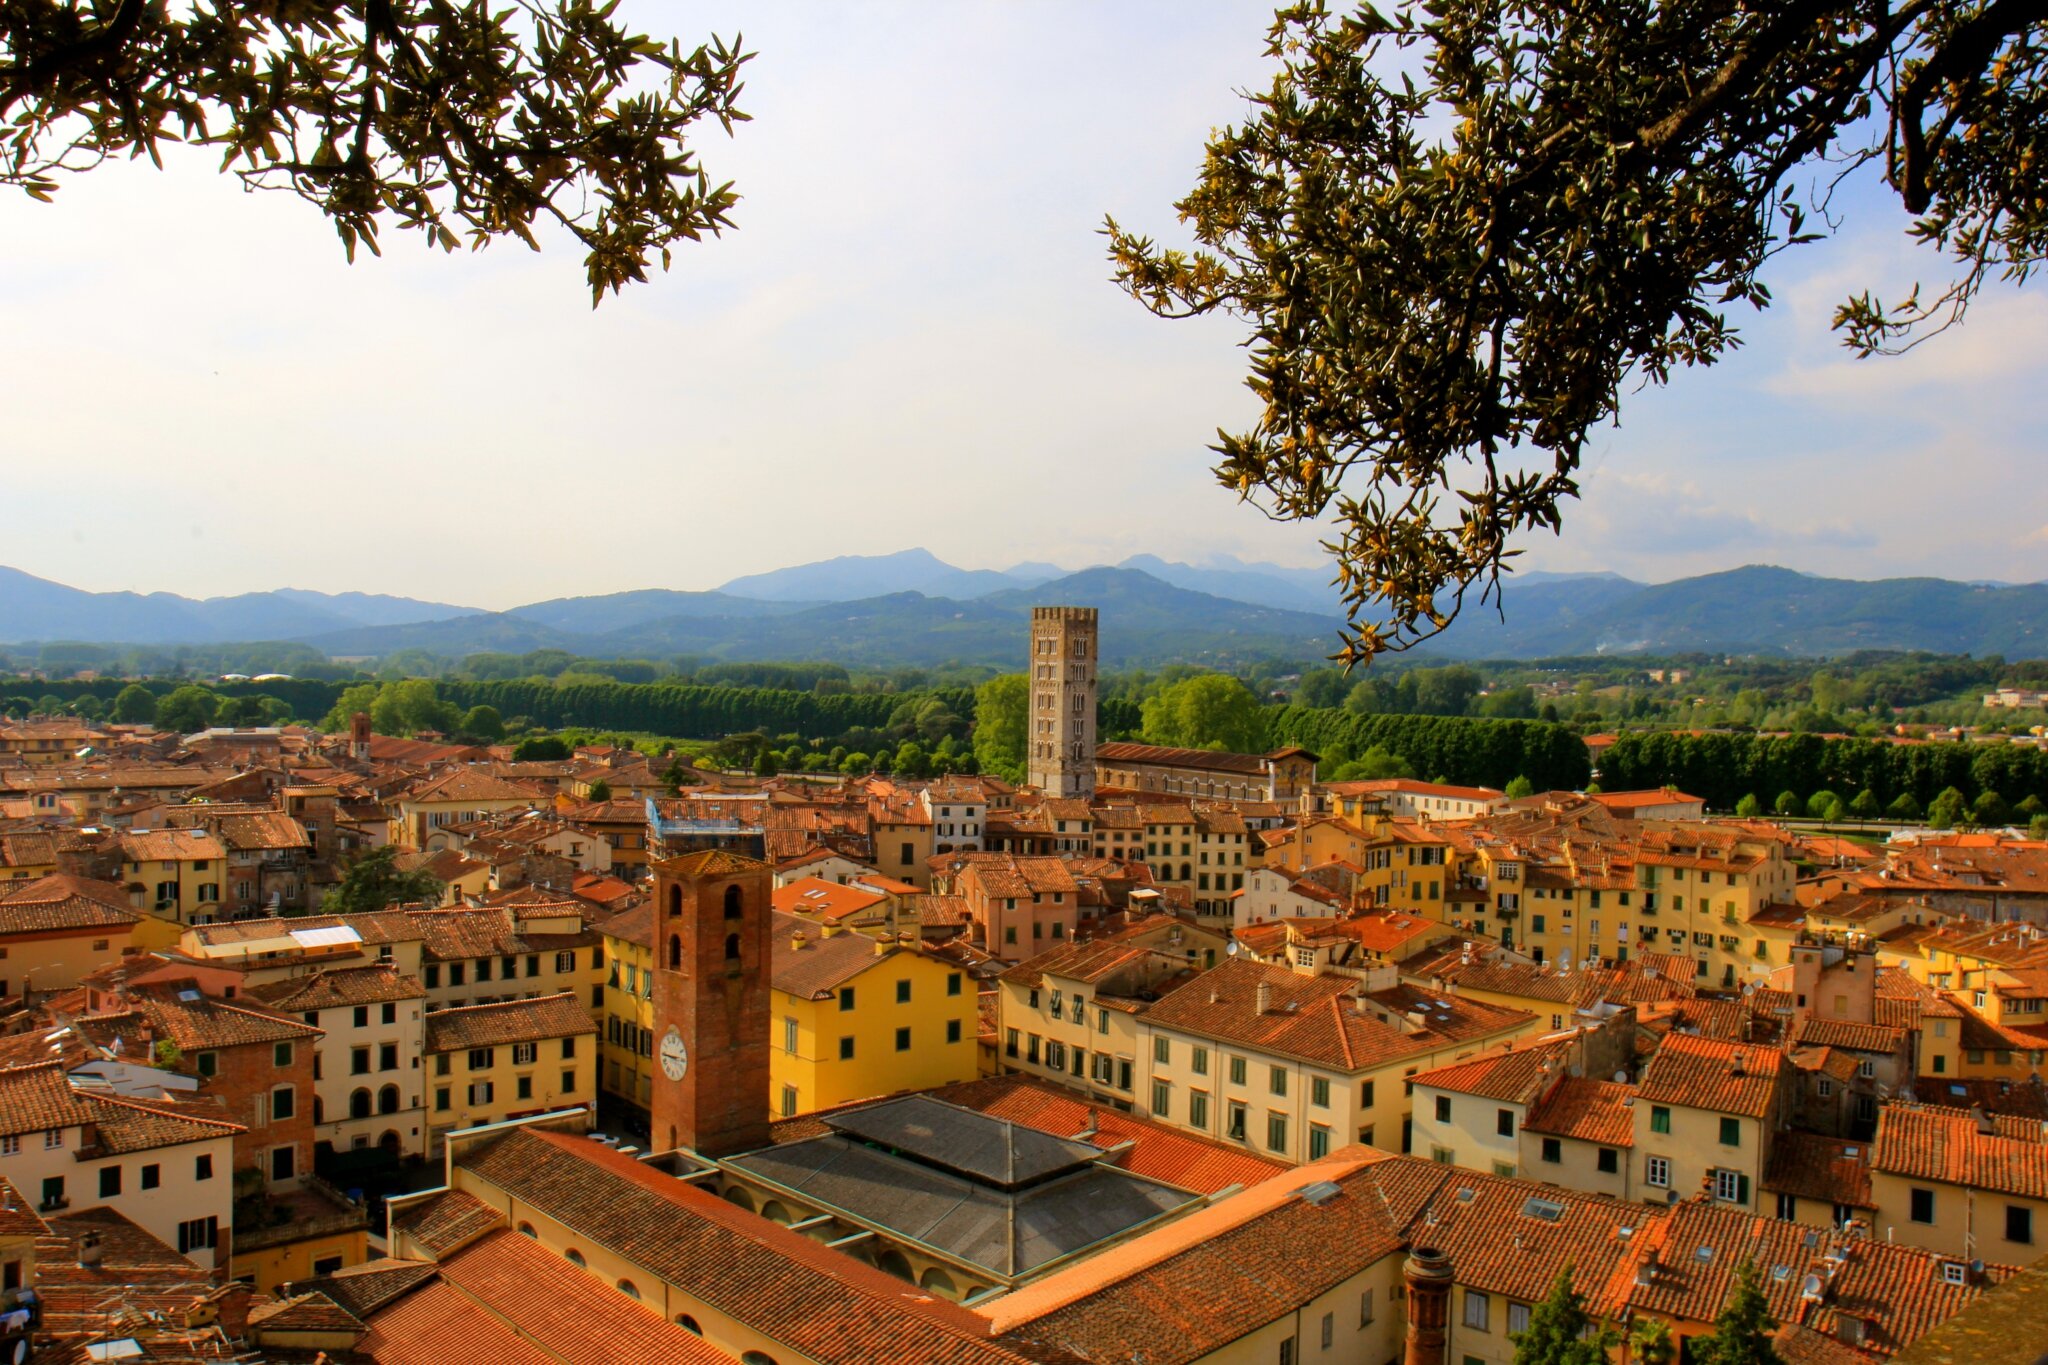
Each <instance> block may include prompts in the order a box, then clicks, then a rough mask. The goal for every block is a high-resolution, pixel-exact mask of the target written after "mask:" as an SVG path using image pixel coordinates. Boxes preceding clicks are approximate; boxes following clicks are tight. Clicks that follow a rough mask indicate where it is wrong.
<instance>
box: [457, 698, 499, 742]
mask: <svg viewBox="0 0 2048 1365" xmlns="http://www.w3.org/2000/svg"><path fill="white" fill-rule="evenodd" d="M456 729H458V730H460V731H461V732H462V734H463V736H464V738H467V739H472V740H475V741H476V742H477V743H478V744H496V743H497V742H498V741H499V740H501V739H503V738H504V737H505V718H504V717H503V716H500V715H499V714H498V708H497V707H495V706H472V707H470V708H469V709H468V710H467V711H465V712H463V713H462V720H461V723H460V724H458V725H457V726H456Z"/></svg>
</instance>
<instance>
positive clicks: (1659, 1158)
mask: <svg viewBox="0 0 2048 1365" xmlns="http://www.w3.org/2000/svg"><path fill="white" fill-rule="evenodd" d="M1788 1098H1789V1096H1788V1092H1787V1085H1786V1076H1785V1062H1784V1056H1783V1054H1782V1053H1780V1052H1779V1051H1778V1050H1777V1049H1776V1048H1772V1047H1759V1046H1756V1045H1754V1044H1745V1043H1730V1042H1724V1041H1721V1040H1719V1039H1713V1038H1701V1037H1695V1036H1693V1035H1690V1034H1684V1033H1676V1032H1674V1033H1671V1034H1669V1035H1667V1036H1666V1037H1665V1039H1664V1041H1663V1043H1662V1044H1660V1045H1659V1047H1658V1049H1657V1053H1656V1055H1655V1056H1654V1057H1652V1058H1651V1059H1650V1062H1649V1065H1648V1066H1646V1067H1645V1068H1644V1069H1643V1076H1642V1080H1641V1082H1640V1083H1639V1084H1638V1085H1637V1087H1636V1095H1635V1104H1634V1106H1633V1108H1634V1118H1635V1129H1634V1137H1635V1161H1634V1185H1635V1190H1636V1194H1637V1197H1638V1198H1641V1199H1645V1200H1649V1201H1652V1202H1655V1201H1658V1200H1664V1201H1667V1202H1674V1203H1675V1202H1676V1201H1678V1200H1681V1199H1688V1198H1691V1197H1692V1196H1694V1195H1705V1196H1706V1197H1707V1198H1709V1199H1711V1200H1713V1201H1715V1202H1716V1203H1720V1204H1729V1205H1734V1206H1736V1207H1739V1208H1744V1209H1749V1210H1751V1211H1757V1210H1760V1209H1762V1208H1763V1207H1764V1203H1763V1201H1762V1189H1763V1174H1764V1166H1765V1162H1766V1161H1767V1159H1768V1157H1769V1145H1770V1141H1771V1138H1772V1136H1773V1135H1774V1134H1775V1133H1776V1131H1777V1127H1778V1120H1779V1118H1780V1116H1781V1114H1782V1113H1783V1112H1784V1108H1785V1106H1786V1104H1787V1102H1788Z"/></svg>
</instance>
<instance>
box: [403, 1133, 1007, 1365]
mask: <svg viewBox="0 0 2048 1365" xmlns="http://www.w3.org/2000/svg"><path fill="white" fill-rule="evenodd" d="M456 1165H457V1167H458V1168H459V1170H460V1172H461V1178H462V1179H463V1180H465V1181H466V1180H470V1179H480V1180H483V1181H485V1182H488V1183H489V1184H490V1185H493V1186H496V1187H497V1188H498V1189H501V1190H504V1191H505V1192H506V1193H508V1194H510V1195H511V1196H512V1197H513V1198H515V1199H518V1200H520V1201H522V1202H523V1203H525V1204H527V1205H529V1206H530V1207H532V1208H534V1209H535V1210H537V1211H538V1212H540V1213H542V1214H545V1215H546V1216H548V1217H550V1218H552V1219H554V1220H555V1221H557V1222H559V1223H562V1224H563V1225H564V1226H566V1227H567V1228H569V1229H570V1230H571V1232H572V1233H573V1234H574V1235H575V1236H578V1237H581V1238H586V1239H588V1240H589V1241H590V1242H591V1243H592V1244H593V1245H597V1246H601V1247H603V1248H605V1249H606V1250H608V1251H610V1252H612V1253H613V1254H614V1255H617V1256H620V1257H622V1258H623V1259H625V1260H627V1261H629V1262H631V1263H632V1264H634V1265H637V1266H641V1267H644V1268H645V1269H646V1270H647V1271H648V1272H649V1273H651V1274H653V1275H655V1276H657V1277H659V1278H660V1279H661V1280H663V1281H665V1282H668V1283H671V1284H680V1285H686V1286H688V1287H689V1288H690V1290H691V1292H692V1293H694V1294H696V1295H697V1296H698V1297H699V1298H701V1299H702V1300H703V1301H704V1302H705V1303H706V1304H708V1305H709V1306H711V1307H712V1308H713V1309H715V1310H716V1311H719V1312H723V1313H726V1314H728V1315H730V1316H731V1317H733V1318H734V1319H736V1320H738V1321H741V1322H745V1323H747V1324H749V1325H750V1326H752V1327H754V1328H755V1330H757V1331H759V1332H761V1333H762V1334H764V1335H766V1336H768V1337H770V1338H772V1339H773V1340H775V1341H778V1342H781V1343H782V1344H783V1345H784V1346H786V1347H787V1348H788V1349H789V1350H790V1351H792V1352H797V1353H800V1354H802V1355H803V1356H806V1357H809V1358H810V1359H812V1360H815V1361H819V1362H821V1363H822V1365H841V1362H844V1363H845V1365H856V1362H857V1363H858V1365H871V1363H872V1365H879V1362H883V1361H917V1362H920V1365H925V1363H927V1362H928V1363H929V1365H982V1362H992V1361H1009V1362H1015V1361H1020V1360H1022V1359H1025V1358H1026V1357H1024V1356H1023V1355H1021V1354H1020V1353H1019V1352H1017V1351H1014V1350H1012V1349H1009V1348H1006V1347H1004V1346H1002V1345H1001V1344H999V1343H995V1342H991V1341H989V1340H988V1336H987V1333H988V1327H987V1324H986V1322H985V1320H984V1319H982V1318H980V1317H978V1316H977V1315H975V1314H974V1313H971V1312H969V1311H968V1310H966V1309H964V1308H961V1307H959V1306H957V1305H955V1304H951V1303H947V1302H945V1301H944V1300H942V1299H938V1298H934V1297H930V1296H927V1295H924V1294H922V1293H919V1292H918V1291H916V1290H914V1289H912V1288H911V1287H909V1286H907V1285H905V1283H904V1282H903V1281H902V1280H899V1279H896V1278H895V1277H894V1276H891V1275H888V1274H885V1273H884V1272H882V1271H880V1270H877V1269H875V1268H874V1267H873V1266H870V1265H868V1264H866V1263H865V1262H863V1261H860V1260H856V1259H855V1258H853V1257H851V1256H847V1255H845V1254H843V1253H841V1252H837V1251H833V1250H831V1249H829V1248H827V1247H824V1246H821V1245H819V1244H818V1243H816V1242H813V1241H811V1240H810V1239H809V1238H807V1237H804V1236H803V1235H802V1234H800V1233H795V1232H791V1231H789V1230H788V1229H787V1228H785V1227H782V1226H781V1225H779V1224H776V1223H773V1222H770V1221H768V1220H766V1219H762V1218H759V1217H756V1216H754V1215H753V1214H750V1213H747V1212H745V1211H743V1210H740V1209H737V1208H735V1207H733V1206H732V1205H731V1204H728V1203H727V1202H726V1201H725V1200H723V1199H721V1198H719V1197H718V1196H717V1195H716V1194H714V1193H712V1192H710V1191H708V1190H700V1189H697V1188H696V1187H694V1186H693V1185H688V1184H685V1183H684V1182H682V1181H680V1180H677V1179H676V1178H675V1177H673V1176H671V1175H668V1174H666V1173H665V1172H663V1171H660V1170H658V1169H656V1168H654V1167H652V1166H648V1165H646V1164H645V1163H642V1162H639V1161H636V1160H634V1159H633V1158H632V1157H630V1156H625V1155H622V1154H620V1153H618V1152H615V1151H613V1150H611V1149H609V1148H607V1147H604V1146H602V1145H601V1144H598V1143H594V1142H591V1141H589V1140H588V1139H586V1138H581V1137H571V1136H568V1135H565V1134H561V1133H553V1132H548V1131H545V1130H541V1129H535V1128H519V1129H514V1130H512V1131H509V1132H506V1133H504V1134H502V1135H499V1136H496V1137H493V1138H490V1139H487V1140H485V1141H484V1142H482V1143H479V1144H477V1145H475V1146H472V1147H469V1148H466V1149H465V1150H463V1151H462V1152H461V1153H460V1154H459V1155H458V1157H457V1159H456ZM515 1235H516V1234H515ZM421 1365H427V1363H426V1361H424V1360H423V1361H422V1362H421Z"/></svg>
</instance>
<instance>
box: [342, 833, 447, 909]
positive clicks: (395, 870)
mask: <svg viewBox="0 0 2048 1365" xmlns="http://www.w3.org/2000/svg"><path fill="white" fill-rule="evenodd" d="M444 885H445V883H443V882H442V881H441V879H440V878H439V877H436V876H435V875H434V874H433V873H431V872H429V871H427V870H426V869H425V868H415V869H413V870H412V871H410V872H405V871H400V870H399V867H398V850H397V849H396V848H393V847H391V846H390V845H386V846H385V847H383V848H373V849H370V850H369V851H368V852H366V853H363V854H361V855H359V856H358V857H357V858H356V859H355V861H353V862H351V863H350V864H349V865H348V868H347V870H345V871H344V872H343V873H342V874H341V881H340V882H339V883H338V884H337V885H336V886H335V888H334V890H332V891H330V892H328V893H327V897H326V899H325V900H323V901H321V902H320V908H321V909H322V910H323V911H325V912H326V913H328V914H334V915H352V914H356V913H358V912H361V911H365V910H382V909H385V908H386V907H387V906H392V905H401V904H407V903H410V902H414V901H424V902H426V903H427V904H429V905H431V904H434V903H435V902H438V901H439V900H440V899H441V889H442V887H443V886H444Z"/></svg>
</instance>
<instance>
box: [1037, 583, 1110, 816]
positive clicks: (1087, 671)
mask: <svg viewBox="0 0 2048 1365" xmlns="http://www.w3.org/2000/svg"><path fill="white" fill-rule="evenodd" d="M1095 625H1096V622H1095V608H1093V607H1033V608H1032V609H1031V721H1030V731H1029V734H1028V736H1027V739H1026V744H1027V749H1026V760H1025V770H1026V774H1027V780H1028V781H1029V782H1030V783H1031V785H1032V786H1034V787H1037V788H1038V789H1039V790H1040V791H1042V792H1044V793H1045V794H1046V795H1047V796H1092V795H1094V793H1095V690H1096V684H1097V679H1096V673H1095Z"/></svg>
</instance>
